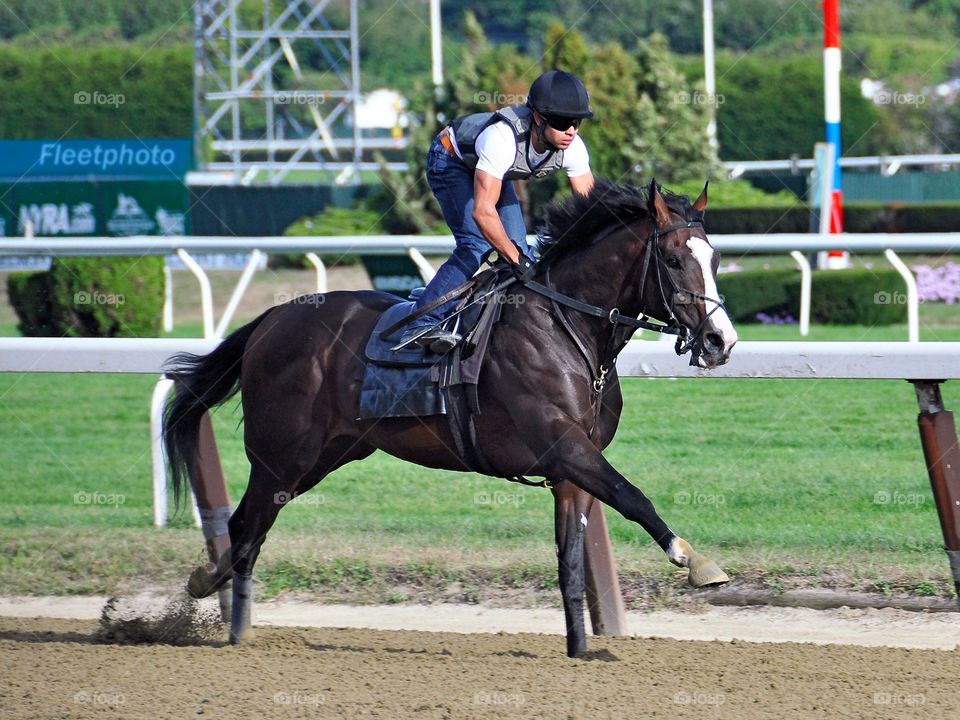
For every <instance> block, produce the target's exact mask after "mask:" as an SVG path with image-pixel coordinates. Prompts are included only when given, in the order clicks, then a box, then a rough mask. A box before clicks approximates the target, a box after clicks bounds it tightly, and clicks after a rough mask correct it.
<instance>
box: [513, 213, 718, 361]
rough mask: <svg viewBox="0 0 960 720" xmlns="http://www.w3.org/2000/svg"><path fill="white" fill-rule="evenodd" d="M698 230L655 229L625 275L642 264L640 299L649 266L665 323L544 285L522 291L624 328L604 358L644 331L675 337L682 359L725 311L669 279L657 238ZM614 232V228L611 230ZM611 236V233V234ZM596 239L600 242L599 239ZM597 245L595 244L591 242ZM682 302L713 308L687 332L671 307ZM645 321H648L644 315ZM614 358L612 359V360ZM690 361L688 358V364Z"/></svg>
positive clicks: (688, 225) (691, 224) (692, 224)
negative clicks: (712, 319)
mask: <svg viewBox="0 0 960 720" xmlns="http://www.w3.org/2000/svg"><path fill="white" fill-rule="evenodd" d="M694 228H700V229H701V230H702V229H703V223H701V222H697V221H685V222H681V223H675V224H673V225H668V226H667V227H663V228H655V229H654V231H653V233H652V234H651V235H650V237H649V238H648V239H647V246H646V248H645V249H644V252H643V255H642V256H641V257H638V258H637V259H636V260H635V261H634V264H633V266H631V268H630V270H629V271H628V272H627V275H626V277H633V271H634V269H635V268H636V266H637V264H638V263H643V265H642V267H641V269H640V288H639V295H638V296H639V297H640V298H641V300H642V298H643V291H644V288H645V286H646V282H647V276H648V275H649V274H650V266H651V264H652V265H653V267H654V270H655V272H656V279H657V287H658V289H659V290H660V299H661V301H662V303H663V306H664V307H665V308H666V309H667V313H668V318H667V320H666V322H661V321H656V322H651V320H652V318H651V320H646V319H644V318H634V317H631V316H629V315H621V314H620V310H619V309H618V308H612V309H609V310H607V309H605V308H601V307H600V306H598V305H591V304H590V303H585V302H583V301H581V300H577V299H576V298H572V297H570V296H569V295H564V294H563V293H561V292H559V291H557V290H554V289H553V288H551V287H549V285H543V284H541V283H538V282H535V281H533V280H530V281H528V282H526V283H525V284H524V287H528V288H530V289H531V290H533V291H534V292H536V293H538V294H540V295H544V296H545V297H548V298H550V299H551V300H553V301H554V302H556V303H558V304H560V305H565V306H566V307H569V308H572V309H574V310H577V311H578V312H581V313H584V314H587V315H592V316H594V317H598V318H605V319H607V320H609V321H610V322H611V323H612V324H614V325H619V326H624V328H625V329H626V330H627V332H621V333H617V332H614V333H613V335H612V337H617V338H618V342H616V345H618V346H619V347H616V348H608V351H607V353H605V354H606V355H609V354H610V351H611V350H615V354H619V351H620V350H622V349H623V347H622V346H623V345H626V342H627V341H628V340H629V339H630V337H631V336H632V335H633V333H634V332H636V331H637V330H639V329H643V330H652V331H654V332H659V333H663V334H666V335H676V336H677V342H676V345H675V346H674V350H675V351H676V353H677V355H683V354H685V353H686V352H688V351H690V350H693V349H695V348H697V347H700V346H702V343H703V338H702V334H703V330H704V327H705V326H706V324H707V321H708V320H709V319H710V316H711V315H713V314H714V313H715V312H716V311H717V310H719V309H720V308H724V310H726V308H725V306H724V304H723V301H722V300H721V299H719V298H712V297H708V296H707V295H704V294H703V293H698V292H695V291H693V290H688V289H686V288H682V287H680V286H679V285H677V283H676V281H675V280H674V279H673V277H672V276H671V274H670V272H669V270H670V268H669V267H668V266H667V261H666V259H665V258H664V256H663V248H662V247H661V246H660V238H662V237H664V236H666V235H669V234H670V233H673V232H677V231H679V230H687V229H694ZM614 229H615V228H614ZM611 232H612V230H611ZM598 239H599V238H598ZM594 242H596V240H595V241H594ZM664 275H666V279H667V282H668V284H669V287H670V291H671V294H670V297H669V298H668V297H667V293H666V290H665V288H664ZM545 279H546V281H547V283H549V282H550V270H549V269H548V270H547V275H546V278H545ZM681 298H684V299H685V298H695V299H697V300H702V301H703V302H704V306H706V303H708V302H711V303H713V304H714V308H713V309H712V310H710V311H709V312H707V313H705V314H704V316H703V318H702V319H701V320H700V322H699V323H698V324H697V326H696V327H695V328H694V329H693V330H690V329H689V328H688V327H687V326H686V325H684V324H683V323H682V322H680V319H679V318H678V317H677V315H676V312H675V311H674V307H675V305H676V303H677V302H678V301H679V300H680V299H681ZM644 317H650V316H649V315H645V316H644ZM615 354H614V357H615ZM692 362H693V359H692V358H691V363H692ZM603 367H604V363H603V362H601V368H603Z"/></svg>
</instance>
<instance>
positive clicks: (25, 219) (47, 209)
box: [18, 202, 97, 235]
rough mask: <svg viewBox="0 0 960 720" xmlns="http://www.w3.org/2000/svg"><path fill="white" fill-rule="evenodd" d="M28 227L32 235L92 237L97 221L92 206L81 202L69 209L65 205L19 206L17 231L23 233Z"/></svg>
mask: <svg viewBox="0 0 960 720" xmlns="http://www.w3.org/2000/svg"><path fill="white" fill-rule="evenodd" d="M27 227H30V228H32V229H33V234H34V235H93V234H94V233H96V231H97V220H96V218H95V217H94V216H93V205H91V204H90V203H86V202H82V203H78V204H77V205H74V206H73V207H70V206H69V205H67V204H66V203H41V204H29V205H21V206H20V212H19V213H18V229H19V231H20V232H21V233H24V232H25V231H26V229H27Z"/></svg>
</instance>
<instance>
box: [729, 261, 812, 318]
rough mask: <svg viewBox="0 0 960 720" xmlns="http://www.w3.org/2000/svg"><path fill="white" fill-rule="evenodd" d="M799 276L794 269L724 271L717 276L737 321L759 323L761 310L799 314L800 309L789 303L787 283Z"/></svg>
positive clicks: (730, 310) (769, 312) (732, 316)
mask: <svg viewBox="0 0 960 720" xmlns="http://www.w3.org/2000/svg"><path fill="white" fill-rule="evenodd" d="M799 277H800V273H799V271H797V270H790V269H786V270H749V271H744V272H736V273H723V274H722V275H720V276H718V277H717V285H718V288H719V290H720V294H721V295H722V296H723V300H724V304H725V305H726V306H727V312H728V313H729V314H730V317H731V318H732V319H733V321H734V322H756V321H757V313H761V312H765V313H768V314H773V313H777V312H782V311H784V310H787V311H789V312H790V313H791V314H792V315H793V316H794V317H796V316H797V312H796V310H795V309H792V308H790V306H789V302H790V297H789V295H788V294H787V285H788V284H790V283H792V282H793V281H794V279H795V278H799ZM797 307H799V303H797Z"/></svg>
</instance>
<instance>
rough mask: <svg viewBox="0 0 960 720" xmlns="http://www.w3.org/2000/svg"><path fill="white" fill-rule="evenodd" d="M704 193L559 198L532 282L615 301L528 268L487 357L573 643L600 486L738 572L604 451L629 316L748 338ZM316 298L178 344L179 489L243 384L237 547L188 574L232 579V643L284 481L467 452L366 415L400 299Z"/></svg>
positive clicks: (481, 435)
mask: <svg viewBox="0 0 960 720" xmlns="http://www.w3.org/2000/svg"><path fill="white" fill-rule="evenodd" d="M706 205H707V188H706V186H704V189H703V192H702V193H701V194H700V197H699V198H698V199H697V200H696V201H695V202H694V203H692V204H691V203H690V201H689V200H688V199H687V198H685V197H681V196H677V195H673V194H670V193H663V192H661V190H660V189H659V188H658V186H657V184H656V182H655V181H654V182H651V184H650V186H649V188H646V189H644V190H635V189H631V188H624V187H620V186H617V185H613V184H611V183H609V182H605V181H602V180H600V181H598V182H597V184H596V186H595V188H594V189H593V191H592V192H591V193H590V195H589V196H586V197H583V196H577V197H574V198H571V199H569V200H567V201H565V202H563V203H561V204H559V205H557V206H554V207H553V208H552V209H551V211H550V213H549V215H548V229H549V236H548V238H547V239H546V240H545V242H544V243H543V244H542V245H541V254H542V259H541V261H540V263H539V264H538V266H537V267H538V270H537V274H536V276H535V277H534V281H535V283H536V284H539V286H540V287H541V288H542V287H544V286H547V287H549V288H552V289H553V291H555V292H556V293H559V294H562V296H563V297H566V298H574V299H576V300H577V301H580V302H581V303H585V304H586V305H585V307H591V306H592V307H593V308H594V310H602V313H599V314H602V317H598V316H597V315H598V313H594V314H590V313H588V312H584V311H583V309H582V307H581V308H579V309H578V308H577V307H576V306H575V305H574V306H571V305H570V304H564V303H563V302H560V303H558V302H556V299H555V298H550V297H547V296H545V295H544V294H543V293H542V292H540V291H537V290H535V289H532V288H533V285H522V284H516V285H514V286H513V287H512V288H511V289H510V292H514V293H518V294H522V295H523V301H522V302H519V301H518V302H514V303H508V304H506V305H505V306H504V307H503V312H502V316H501V318H502V319H501V321H500V322H499V323H498V324H497V326H496V329H495V332H494V335H493V337H492V340H491V344H490V347H489V350H488V353H487V356H486V359H485V361H484V366H483V371H482V374H481V376H480V383H479V386H478V392H479V399H480V407H481V410H482V412H481V414H480V415H478V416H477V418H476V433H477V439H478V447H479V450H480V451H481V452H482V453H483V454H484V455H485V456H486V458H487V460H488V462H489V464H490V465H491V466H492V468H493V469H494V470H495V471H496V473H497V474H498V475H501V476H503V477H510V476H517V475H531V476H538V477H543V478H545V479H547V480H548V481H549V483H550V484H551V489H552V492H553V495H554V498H555V521H556V545H557V554H558V564H559V579H560V590H561V594H562V597H563V606H564V612H565V615H566V622H567V652H568V654H569V655H571V656H575V655H578V654H581V653H583V652H584V651H585V650H586V638H585V634H584V621H583V597H584V557H583V554H584V540H583V538H584V526H585V524H586V519H587V516H588V515H589V511H590V507H591V504H592V502H593V500H594V498H596V499H598V500H600V501H602V502H603V503H606V504H607V505H609V506H610V507H612V508H614V509H615V510H617V511H618V512H620V513H621V514H622V515H624V517H626V518H627V519H629V520H632V521H634V522H636V523H638V524H639V525H640V526H641V527H642V528H643V529H644V530H646V531H647V533H649V534H650V536H651V537H652V538H653V539H654V540H655V541H656V542H657V544H658V545H659V546H660V547H661V548H662V549H663V551H664V552H665V553H666V555H667V557H668V559H669V560H670V561H671V562H672V563H674V564H675V565H678V566H680V567H687V568H689V569H690V582H691V584H693V585H695V586H702V585H708V584H716V583H721V582H725V581H726V580H727V578H726V575H725V574H724V573H723V571H722V570H720V568H719V567H717V566H716V565H715V564H714V563H713V562H711V561H710V560H707V559H706V558H704V557H702V556H700V555H698V554H697V553H695V552H694V551H693V549H692V548H691V547H690V545H689V544H688V543H687V542H686V541H685V540H683V539H681V538H680V537H678V536H677V535H675V534H674V533H673V531H671V530H670V528H669V527H668V526H667V524H666V523H665V522H664V521H663V520H662V519H661V518H660V516H659V515H658V514H657V512H656V510H655V509H654V507H653V504H652V503H651V502H650V500H649V499H647V497H646V496H645V495H644V494H643V493H642V492H641V491H640V490H639V489H638V488H637V487H635V486H634V485H632V484H631V483H630V482H629V481H628V480H627V479H626V478H625V477H624V476H623V475H621V474H620V473H619V472H617V470H616V469H615V468H614V467H612V466H611V465H610V464H609V463H608V462H607V461H606V459H604V457H603V454H602V452H601V451H602V450H603V449H604V448H605V447H606V446H607V445H609V443H610V442H611V440H612V439H613V436H614V433H615V432H616V429H617V425H618V422H619V419H620V411H621V408H622V404H623V403H622V396H621V393H620V388H619V385H618V382H617V378H616V373H615V370H614V369H613V368H612V367H611V365H610V361H611V358H610V357H609V352H608V351H609V349H610V348H613V349H614V351H619V349H620V348H621V347H622V345H623V344H625V342H626V340H627V339H629V336H630V334H631V333H632V332H633V330H635V327H629V325H628V323H629V319H630V318H637V317H638V316H641V314H642V315H644V316H646V317H648V318H649V317H653V318H659V319H660V320H662V321H664V322H666V323H667V325H668V328H672V329H673V331H674V332H677V333H679V339H678V345H677V351H678V353H681V352H689V353H691V362H692V363H696V364H698V365H700V366H701V367H707V368H709V367H715V366H717V365H720V364H722V363H724V362H726V361H727V359H728V357H729V355H730V350H731V348H732V347H733V345H734V343H736V341H737V335H736V332H735V330H734V328H733V326H732V324H731V322H730V319H729V317H728V316H727V313H726V311H725V309H724V307H723V305H722V303H721V302H720V298H719V296H718V293H717V288H716V282H715V278H716V269H717V265H718V263H719V256H718V254H717V253H716V252H714V250H713V248H712V247H711V246H710V244H709V242H708V241H707V239H706V236H705V234H704V232H703V226H702V219H703V212H704V210H705V209H706ZM315 299H316V300H317V301H316V302H311V303H306V302H292V303H288V304H286V305H281V306H278V307H274V308H272V309H270V310H268V311H267V312H265V313H264V314H263V315H261V316H260V317H259V318H257V319H256V320H254V321H253V322H251V323H249V324H248V325H246V326H245V327H243V328H240V329H239V330H237V331H236V332H234V333H233V334H231V335H230V336H229V337H227V338H226V339H225V340H224V341H223V342H222V343H221V344H220V345H219V346H218V347H217V349H216V350H214V351H213V352H212V353H210V354H209V355H206V356H192V355H181V356H177V357H176V358H174V359H173V360H172V363H173V366H172V368H171V373H172V374H175V375H176V376H177V378H178V380H179V381H180V390H179V391H178V393H177V395H176V397H175V399H174V400H173V401H172V402H171V404H170V405H169V406H168V409H167V414H166V418H165V424H164V440H165V444H166V448H167V452H168V455H169V458H170V465H171V468H172V474H173V484H174V490H175V491H176V494H177V497H178V498H179V496H180V494H181V492H182V491H183V481H184V480H185V479H186V478H187V477H190V479H191V480H193V477H192V475H191V474H192V473H194V472H195V468H196V463H197V457H198V443H197V437H198V428H199V424H200V420H201V417H202V416H203V414H204V413H205V412H206V411H207V410H208V409H210V408H213V407H215V406H217V405H219V404H221V403H223V402H224V401H225V400H226V399H227V398H229V397H231V396H232V395H233V394H235V393H236V392H237V391H238V390H241V389H242V405H243V417H244V442H245V447H246V453H247V457H248V459H249V461H250V465H251V469H250V479H249V482H248V484H247V489H246V491H245V493H244V494H243V497H242V499H241V500H240V504H239V506H238V507H237V509H236V511H235V512H234V513H233V516H232V517H231V518H230V522H229V531H230V542H231V551H230V553H227V554H225V555H224V556H223V557H222V558H221V561H220V563H219V564H218V565H217V566H216V567H215V568H214V567H213V566H208V567H207V568H204V567H201V568H198V569H197V570H196V571H194V574H193V575H192V576H191V582H190V585H189V588H190V591H191V593H192V594H193V595H194V596H196V597H200V596H205V595H209V594H211V593H213V592H214V591H215V590H216V589H218V588H219V587H221V586H223V585H224V583H226V582H227V581H228V580H229V579H230V578H232V579H233V614H232V618H231V627H230V639H231V642H240V641H241V640H242V639H244V638H245V637H248V636H250V633H251V628H250V608H251V577H252V573H253V568H254V564H255V563H256V560H257V555H258V554H259V551H260V546H261V544H262V543H263V540H264V538H265V537H266V534H267V532H268V531H269V530H270V528H271V526H272V525H273V523H274V521H275V520H276V517H277V513H278V512H279V511H280V509H281V508H282V507H283V504H282V503H281V502H277V501H276V498H277V497H278V496H286V497H290V496H292V495H293V494H294V493H296V494H300V493H304V492H306V491H308V490H309V489H310V488H312V487H313V486H314V485H316V484H317V483H319V482H320V481H321V480H323V478H324V477H326V476H327V475H328V474H330V473H331V472H333V471H334V470H336V469H337V468H339V467H341V466H343V465H344V464H346V463H349V462H352V461H354V460H360V459H362V458H365V457H367V456H368V455H370V454H371V453H372V452H373V451H374V450H375V449H377V448H380V449H381V450H384V451H386V452H388V453H390V454H391V455H394V456H395V457H398V458H401V459H403V460H408V461H410V462H413V463H417V464H418V465H423V466H425V467H431V468H442V469H445V470H468V469H469V467H470V465H469V463H468V462H467V461H466V460H465V459H464V458H463V457H461V456H460V454H459V453H458V452H457V451H456V450H455V449H454V448H456V447H457V443H456V442H455V439H454V437H453V436H452V434H451V430H450V427H449V424H448V421H447V418H446V417H444V416H429V417H420V418H393V419H383V420H376V421H374V420H366V421H358V420H356V419H355V418H357V417H358V407H359V388H360V383H359V381H358V380H357V379H356V377H357V372H356V370H357V365H358V363H359V360H358V358H359V357H362V355H363V348H364V345H365V343H366V341H367V338H368V336H369V335H370V332H371V330H372V328H373V326H374V323H375V322H376V320H377V318H378V316H379V315H380V314H381V313H382V312H383V310H384V309H385V308H387V307H388V306H390V305H391V304H393V303H394V302H396V298H395V297H394V296H391V295H387V294H385V293H380V292H372V291H360V292H331V293H327V294H326V295H324V296H322V302H321V301H320V300H321V298H319V297H318V298H315ZM561 306H562V307H561ZM615 309H616V310H615ZM608 311H609V312H608ZM617 311H618V312H617ZM622 318H628V320H623V319H622ZM625 324H626V325H627V327H626V329H625V327H624V325H625ZM605 352H606V353H607V355H606V356H605ZM605 363H606V365H605ZM604 376H605V378H604ZM604 380H605V381H604Z"/></svg>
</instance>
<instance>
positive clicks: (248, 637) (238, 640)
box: [230, 627, 257, 645]
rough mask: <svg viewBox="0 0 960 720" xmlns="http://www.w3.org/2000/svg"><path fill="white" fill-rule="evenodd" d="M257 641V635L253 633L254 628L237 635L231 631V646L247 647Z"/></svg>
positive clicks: (247, 628)
mask: <svg viewBox="0 0 960 720" xmlns="http://www.w3.org/2000/svg"><path fill="white" fill-rule="evenodd" d="M256 639H257V634H256V633H255V632H254V631H253V628H252V627H246V628H244V629H243V630H241V631H240V632H239V633H235V632H234V631H233V630H231V631H230V644H231V645H247V644H249V643H252V642H253V641H254V640H256Z"/></svg>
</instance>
